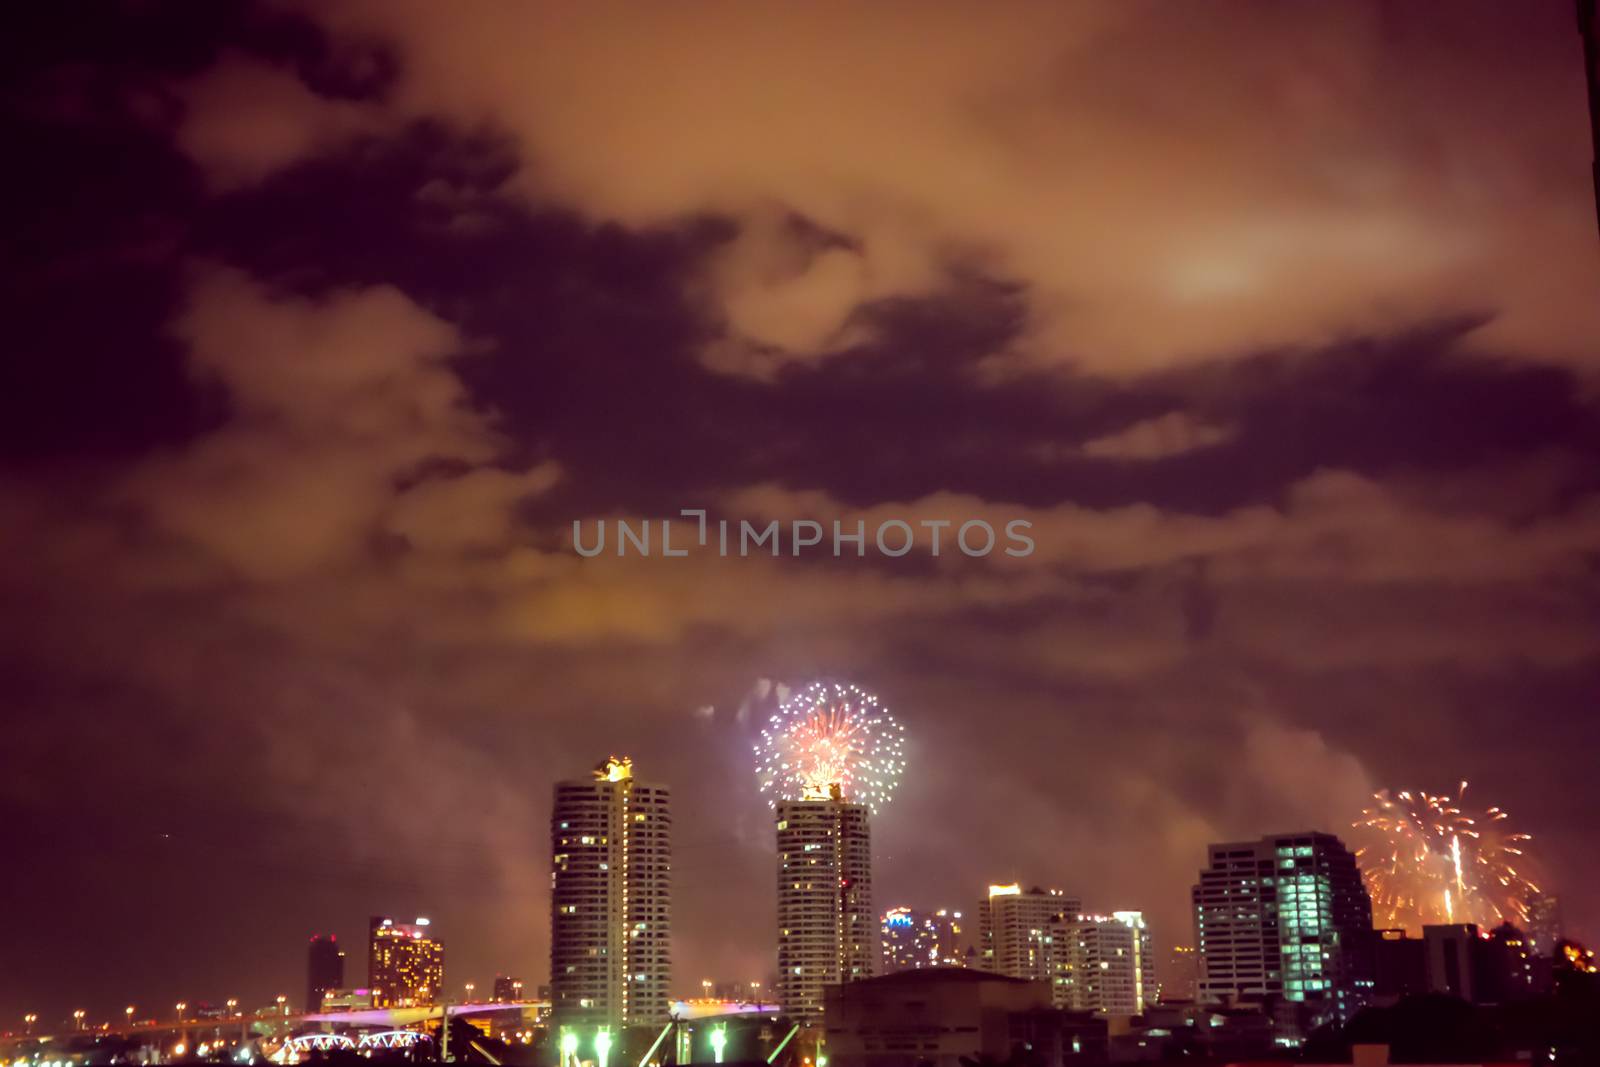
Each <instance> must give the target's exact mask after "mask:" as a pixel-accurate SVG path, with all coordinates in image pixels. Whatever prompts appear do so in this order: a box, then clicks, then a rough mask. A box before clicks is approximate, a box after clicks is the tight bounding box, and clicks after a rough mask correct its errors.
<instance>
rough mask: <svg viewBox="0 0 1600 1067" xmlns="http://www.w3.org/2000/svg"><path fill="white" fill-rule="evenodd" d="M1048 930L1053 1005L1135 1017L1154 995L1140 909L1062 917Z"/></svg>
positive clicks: (1147, 931) (1150, 963)
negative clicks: (1051, 966)
mask: <svg viewBox="0 0 1600 1067" xmlns="http://www.w3.org/2000/svg"><path fill="white" fill-rule="evenodd" d="M1050 930H1051V934H1050V941H1049V944H1048V948H1047V951H1048V953H1049V955H1050V957H1051V960H1052V961H1053V965H1054V966H1053V970H1054V973H1053V974H1052V976H1051V1000H1052V1001H1053V1002H1054V1004H1055V1006H1056V1007H1058V1008H1069V1009H1071V1010H1073V1011H1095V1012H1099V1013H1100V1014H1102V1015H1138V1014H1140V1013H1141V1012H1143V1011H1144V1008H1145V1004H1146V1003H1148V1002H1150V1001H1153V1000H1154V999H1155V997H1154V988H1153V987H1154V984H1155V976H1154V972H1153V969H1152V964H1153V962H1154V961H1153V959H1152V957H1151V952H1150V931H1149V929H1148V928H1147V927H1146V926H1145V922H1144V915H1143V914H1142V913H1141V912H1137V911H1118V912H1113V913H1112V914H1110V915H1076V916H1069V915H1063V916H1061V917H1060V918H1058V919H1055V920H1054V921H1053V922H1052V923H1051V926H1050Z"/></svg>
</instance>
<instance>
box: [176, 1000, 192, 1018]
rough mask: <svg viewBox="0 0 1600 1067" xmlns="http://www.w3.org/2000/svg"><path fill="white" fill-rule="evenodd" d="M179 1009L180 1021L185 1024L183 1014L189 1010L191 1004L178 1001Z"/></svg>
mask: <svg viewBox="0 0 1600 1067" xmlns="http://www.w3.org/2000/svg"><path fill="white" fill-rule="evenodd" d="M177 1007H178V1021H179V1022H180V1023H181V1022H183V1013H184V1012H186V1011H188V1010H189V1004H188V1002H187V1001H183V1000H180V1001H178V1005H177Z"/></svg>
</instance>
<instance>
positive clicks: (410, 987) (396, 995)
mask: <svg viewBox="0 0 1600 1067" xmlns="http://www.w3.org/2000/svg"><path fill="white" fill-rule="evenodd" d="M430 925H431V924H430V923H429V922H428V920H427V919H418V920H417V921H416V922H414V923H397V922H395V921H394V920H393V919H391V918H389V917H387V916H384V915H374V916H373V917H372V922H371V924H370V925H369V927H368V937H367V986H368V988H369V989H370V990H371V992H372V1003H373V1006H374V1007H379V1008H412V1007H417V1006H419V1005H424V1004H432V1003H433V1002H434V1001H435V1000H436V999H438V998H439V997H441V996H443V990H444V942H442V941H440V940H439V939H438V938H436V937H434V936H433V934H432V932H431V931H430V930H429V926H430Z"/></svg>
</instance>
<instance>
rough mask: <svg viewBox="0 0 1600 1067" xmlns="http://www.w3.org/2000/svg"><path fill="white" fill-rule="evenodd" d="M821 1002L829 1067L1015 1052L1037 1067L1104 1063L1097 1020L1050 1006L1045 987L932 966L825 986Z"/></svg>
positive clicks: (953, 1066)
mask: <svg viewBox="0 0 1600 1067" xmlns="http://www.w3.org/2000/svg"><path fill="white" fill-rule="evenodd" d="M825 997H826V999H825V1003H826V1008H825V1010H824V1012H823V1021H824V1025H825V1026H826V1028H827V1048H828V1061H829V1063H830V1064H832V1067H962V1059H963V1058H964V1057H965V1058H970V1057H976V1056H985V1057H990V1058H992V1059H994V1060H997V1061H999V1060H1005V1059H1007V1058H1008V1057H1010V1056H1011V1054H1012V1053H1013V1052H1014V1051H1017V1050H1022V1051H1024V1052H1026V1053H1029V1054H1031V1056H1030V1058H1032V1059H1033V1060H1034V1062H1037V1063H1039V1064H1041V1065H1043V1067H1058V1065H1066V1064H1075V1063H1099V1062H1103V1061H1104V1058H1105V1052H1106V1021H1105V1019H1104V1018H1102V1017H1099V1016H1096V1015H1094V1014H1093V1013H1090V1012H1070V1011H1060V1010H1058V1009H1055V1008H1053V1007H1051V1005H1050V984H1049V983H1048V982H1030V981H1024V980H1022V979H1018V978H1007V977H1004V976H1003V975H998V974H989V973H986V972H983V971H978V970H972V969H970V968H965V967H933V968H924V969H922V970H914V971H903V972H900V973H897V974H889V975H884V976H883V977H881V978H868V979H865V980H863V981H858V982H850V983H847V984H844V985H833V986H829V987H828V988H827V991H826V994H825Z"/></svg>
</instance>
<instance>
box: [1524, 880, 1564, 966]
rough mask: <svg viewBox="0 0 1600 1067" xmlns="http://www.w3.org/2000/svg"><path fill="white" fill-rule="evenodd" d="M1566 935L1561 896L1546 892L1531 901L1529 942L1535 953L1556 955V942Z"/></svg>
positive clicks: (1529, 906) (1529, 907)
mask: <svg viewBox="0 0 1600 1067" xmlns="http://www.w3.org/2000/svg"><path fill="white" fill-rule="evenodd" d="M1566 936H1567V931H1566V923H1565V921H1564V919H1563V916H1562V913H1561V898H1560V897H1558V896H1556V895H1554V894H1553V893H1546V894H1544V895H1542V896H1538V897H1535V898H1534V899H1533V900H1531V901H1529V903H1528V942H1529V945H1530V947H1531V948H1532V949H1533V952H1534V954H1535V955H1538V956H1551V955H1554V954H1555V950H1556V942H1558V941H1560V940H1561V939H1562V938H1564V937H1566Z"/></svg>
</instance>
